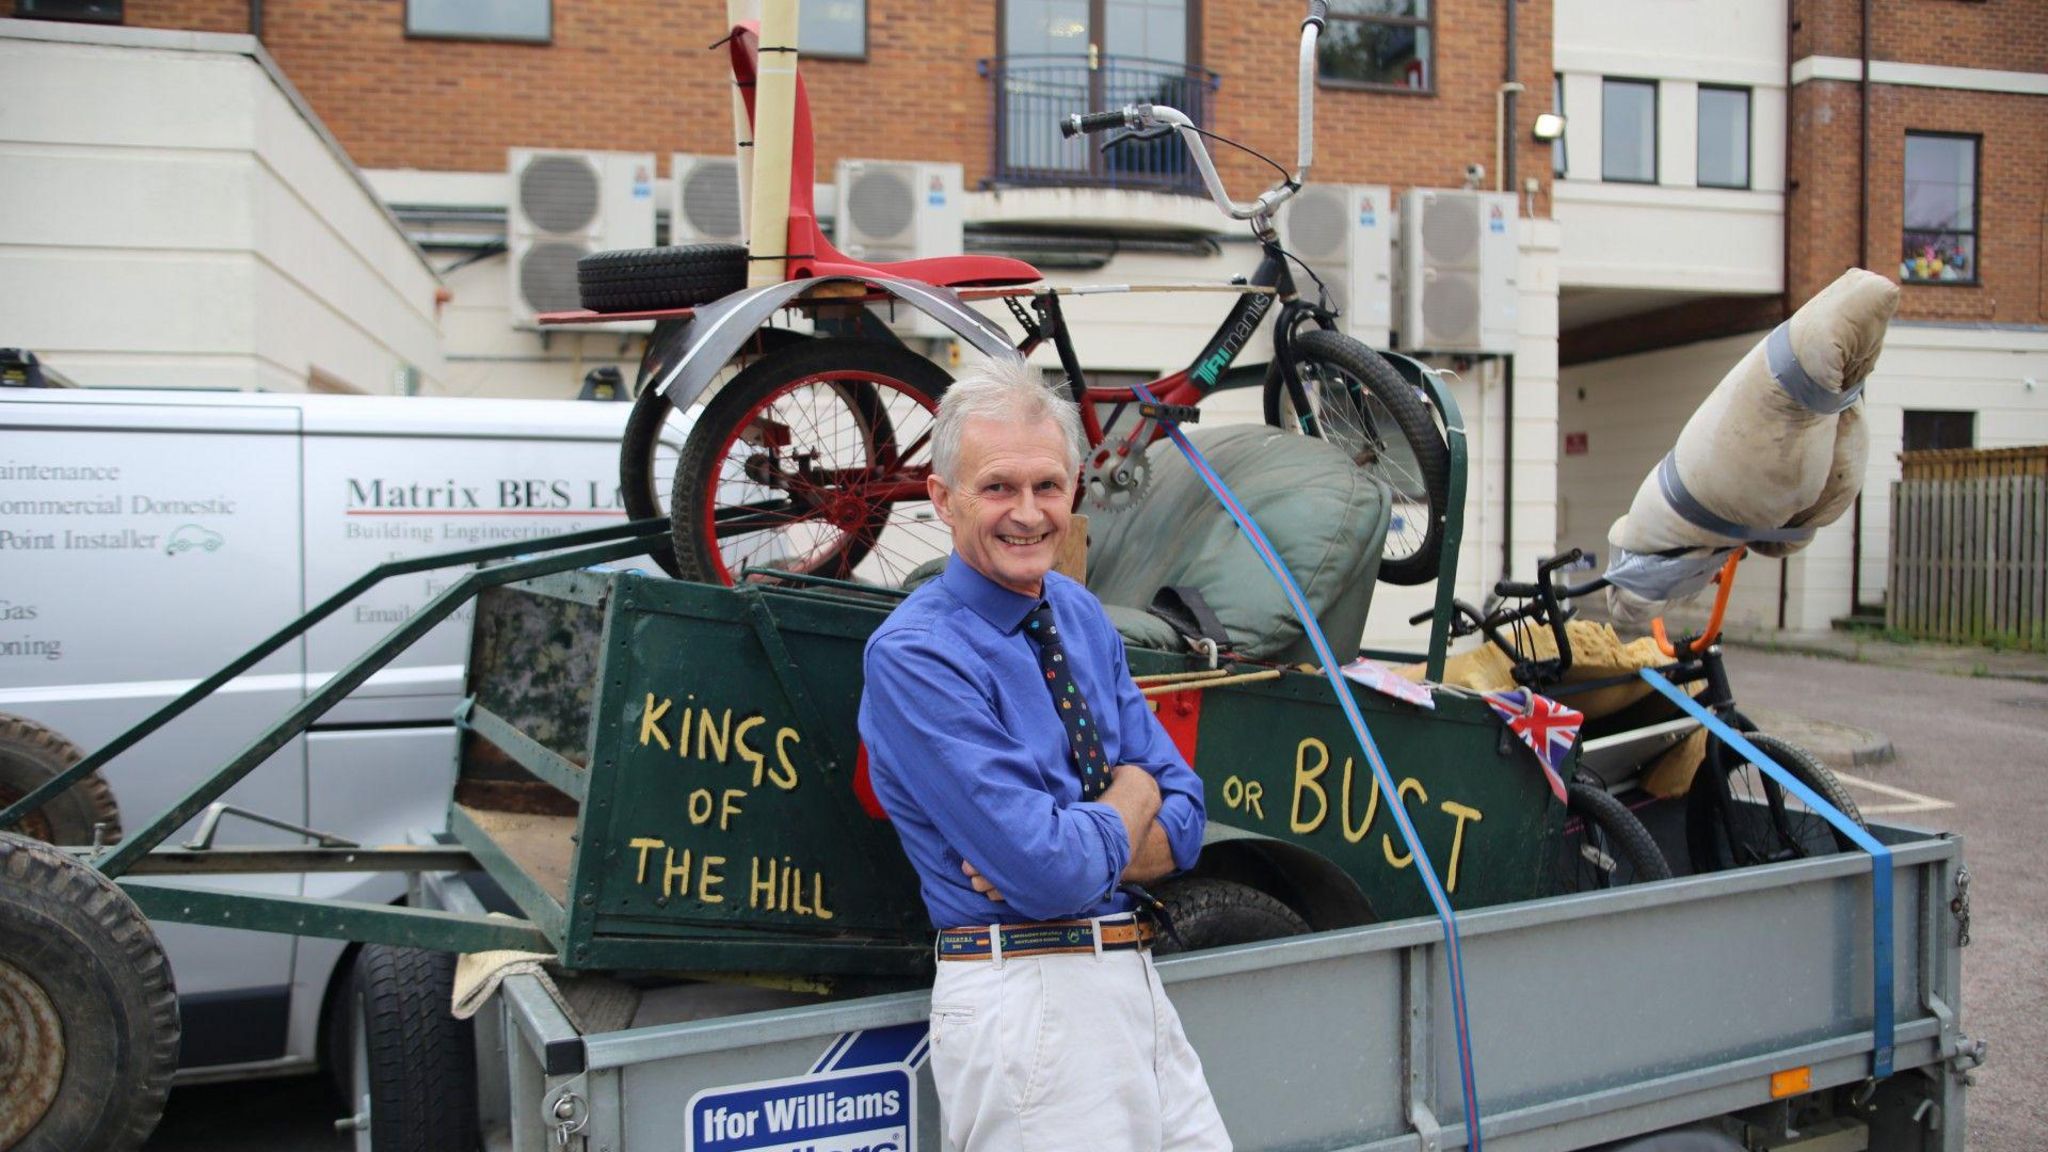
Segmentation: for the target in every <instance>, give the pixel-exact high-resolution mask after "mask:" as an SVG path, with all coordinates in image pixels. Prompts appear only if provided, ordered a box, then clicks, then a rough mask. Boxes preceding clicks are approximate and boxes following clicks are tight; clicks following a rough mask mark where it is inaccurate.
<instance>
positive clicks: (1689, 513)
mask: <svg viewBox="0 0 2048 1152" xmlns="http://www.w3.org/2000/svg"><path fill="white" fill-rule="evenodd" d="M1657 486H1658V487H1659V488H1662V489H1663V490H1664V499H1665V501H1666V502H1667V503H1669V504H1670V505H1671V510H1672V511H1673V512H1676V513H1678V514H1679V515H1680V516H1681V517H1683V518H1684V519H1685V522H1686V523H1688V524H1690V525H1692V526H1693V527H1695V528H1698V529H1700V530H1701V531H1704V532H1712V533H1713V534H1714V535H1716V536H1726V537H1728V538H1729V539H1731V540H1741V541H1744V542H1745V543H1750V544H1757V543H1771V544H1777V543H1784V544H1790V543H1795V542H1799V541H1805V540H1811V539H1813V532H1814V530H1813V529H1812V528H1758V527H1755V526H1753V525H1749V524H1737V523H1736V522H1735V521H1733V520H1724V519H1722V518H1721V517H1719V516H1716V515H1714V513H1713V512H1712V511H1711V510H1709V509H1708V508H1707V506H1706V505H1704V504H1702V503H1700V502H1699V501H1698V500H1696V499H1694V498H1693V494H1692V493H1691V492H1688V491H1686V488H1685V481H1684V480H1681V479H1679V476H1678V460H1677V458H1676V457H1674V456H1673V455H1672V454H1671V453H1669V452H1666V453H1665V454H1664V459H1663V460H1661V461H1659V462H1658V464H1657Z"/></svg>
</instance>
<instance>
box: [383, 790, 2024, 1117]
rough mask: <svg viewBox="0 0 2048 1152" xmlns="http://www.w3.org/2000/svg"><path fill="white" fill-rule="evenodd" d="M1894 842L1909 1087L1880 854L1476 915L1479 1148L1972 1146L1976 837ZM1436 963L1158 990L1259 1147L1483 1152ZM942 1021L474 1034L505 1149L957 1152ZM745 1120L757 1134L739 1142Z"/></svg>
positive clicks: (1402, 938) (453, 902)
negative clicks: (814, 1109)
mask: <svg viewBox="0 0 2048 1152" xmlns="http://www.w3.org/2000/svg"><path fill="white" fill-rule="evenodd" d="M1877 832H1878V834H1879V835H1880V836H1881V837H1882V838H1883V839H1884V840H1885V841H1886V842H1887V843H1888V844H1891V845H1892V846H1893V848H1894V853H1895V855H1894V863H1895V866H1896V868H1897V872H1896V877H1897V880H1898V884H1897V886H1896V888H1895V904H1894V909H1893V911H1894V915H1895V918H1896V921H1895V922H1896V923H1897V924H1898V925H1900V926H1901V936H1900V941H1899V942H1900V945H1901V946H1900V948H1899V949H1898V951H1897V956H1898V961H1899V963H1898V967H1897V972H1896V977H1897V979H1896V981H1895V983H1894V985H1893V988H1894V1001H1893V1008H1894V1012H1895V1014H1896V1032H1895V1040H1894V1044H1895V1047H1894V1053H1895V1054H1894V1065H1893V1068H1894V1070H1893V1072H1892V1074H1891V1075H1890V1076H1888V1077H1886V1078H1885V1079H1882V1080H1874V1079H1872V1077H1871V1067H1872V1056H1873V1038H1872V1012H1871V987H1872V981H1871V967H1870V964H1869V944H1870V913H1871V904H1870V896H1871V883H1870V870H1869V863H1868V861H1867V860H1865V859H1863V858H1861V857H1859V856H1837V857H1832V858H1823V859H1814V860H1807V861H1801V862H1797V863H1791V864H1780V865H1768V866H1765V867H1762V868H1755V869H1746V870H1743V871H1740V872H1730V873H1721V874H1716V875H1711V876H1701V877H1694V878H1688V879H1681V880H1675V881H1670V882H1666V883H1661V884H1649V885H1637V886H1631V887H1627V888H1620V889H1616V890H1613V891H1610V892H1605V893H1598V894H1583V895H1576V896H1568V897H1561V898H1556V899H1546V900H1539V901H1532V902H1526V903H1518V904H1512V905H1505V906H1498V907H1494V908H1489V909H1486V910H1483V911H1477V912H1470V913H1466V914H1465V915H1464V916H1462V917H1461V934H1462V936H1463V939H1464V942H1465V963H1466V968H1467V978H1468V980H1469V982H1470V989H1471V996H1472V1008H1471V1016H1472V1021H1473V1033H1474V1035H1473V1046H1474V1049H1475V1052H1474V1058H1475V1063H1476V1064H1477V1071H1478V1077H1479V1080H1478V1083H1479V1091H1480V1102H1481V1105H1482V1110H1483V1112H1482V1122H1483V1131H1484V1135H1485V1145H1486V1146H1487V1147H1489V1148H1494V1149H1497V1150H1507V1152H1549V1150H1562V1149H1582V1148H1593V1147H1603V1146H1609V1145H1610V1144H1615V1143H1616V1142H1620V1143H1619V1146H1622V1147H1627V1148H1631V1149H1640V1150H1642V1152H1651V1150H1656V1149H1664V1150H1670V1152H1679V1150H1682V1149H1686V1150H1720V1149H1730V1150H1732V1149H1736V1148H1742V1147H1750V1148H1772V1149H1807V1150H1810V1152H1819V1150H1822V1149H1864V1148H1868V1149H1887V1150H1903V1149H1913V1150H1925V1152H1935V1150H1937V1149H1938V1150H1942V1152H1962V1149H1963V1148H1964V1146H1965V1143H1964V1132H1965V1099H1966V1089H1967V1085H1968V1083H1969V1075H1968V1073H1969V1069H1970V1068H1972V1067H1974V1066H1975V1065H1976V1064H1977V1063H1978V1062H1979V1061H1980V1060H1981V1058H1982V1055H1983V1051H1982V1045H1981V1043H1980V1042H1976V1041H1972V1040H1970V1039H1968V1038H1967V1037H1966V1036H1965V1034H1964V1033H1963V1031H1962V1027H1961V1019H1960V1011H1961V1004H1960V1000H1959V995H1960V989H1961V952H1960V949H1961V944H1960V941H1961V938H1962V937H1961V933H1962V932H1963V931H1964V925H1963V924H1962V923H1961V922H1959V916H1961V915H1963V911H1962V910H1966V908H1967V902H1966V901H1964V902H1962V903H1960V904H1959V903H1957V901H1958V896H1959V894H1960V893H1962V892H1964V891H1965V889H1966V885H1967V871H1966V870H1965V869H1964V867H1963V864H1962V852H1961V848H1962V846H1961V844H1960V842H1959V841H1958V840H1957V839H1955V838H1953V837H1949V836H1927V835H1924V834H1921V833H1917V832H1913V831H1910V830H1906V829H1899V828H1880V829H1877ZM421 895H422V898H423V900H425V901H426V902H427V903H430V904H438V905H439V906H441V907H445V908H449V909H451V910H470V911H476V910H478V909H479V908H480V905H478V904H477V903H476V896H475V894H474V892H472V891H471V890H470V889H469V888H468V887H467V886H466V885H465V884H463V883H462V882H461V880H460V878H459V877H454V876H446V875H441V876H433V875H429V876H424V877H422V878H421ZM1441 951H1442V937H1441V933H1440V931H1439V930H1438V928H1437V925H1436V924H1435V923H1434V922H1433V921H1431V920H1427V919H1415V920H1406V921H1400V922H1395V923H1389V924H1380V925H1373V926H1368V927H1360V928H1352V929H1343V930H1338V931H1333V932H1328V933H1322V934H1318V935H1314V936H1306V937H1299V938H1292V939H1285V940H1275V941H1269V942H1265V943H1257V944H1249V945H1243V946H1238V947H1233V948H1226V949H1220V950H1215V951H1209V952H1204V953H1198V954H1193V955H1188V956H1184V957H1170V958H1166V959H1162V960H1161V961H1160V962H1159V971H1160V977H1161V979H1162V980H1163V981H1164V982H1165V983H1166V984H1167V985H1168V986H1169V987H1170V989H1171V994H1172V996H1173V1000H1174V1004H1175V1007H1176V1008H1177V1009H1178V1010H1179V1012H1180V1015H1181V1019H1182V1021H1183V1023H1184V1024H1185V1026H1186V1028H1187V1031H1188V1035H1189V1037H1190V1038H1191V1040H1192V1041H1193V1043H1194V1045H1195V1047H1196V1049H1197V1050H1198V1051H1199V1052H1200V1053H1201V1056H1202V1061H1203V1066H1204V1068H1205V1070H1206V1072H1207V1074H1208V1079H1209V1083H1210V1086H1211V1088H1212V1089H1213V1090H1214V1092H1215V1095H1216V1100H1217V1104H1218V1107H1219V1108H1220V1109H1221V1111H1222V1114H1223V1117H1224V1121H1225V1123H1226V1125H1227V1126H1228V1127H1229V1129H1230V1132H1231V1135H1232V1137H1233V1139H1234V1140H1235V1141H1236V1143H1237V1146H1238V1147H1239V1148H1244V1149H1330V1150H1335V1149H1347V1150H1351V1149H1358V1150H1371V1152H1394V1150H1397V1149H1398V1150H1402V1152H1407V1150H1410V1149H1421V1150H1425V1152H1430V1150H1436V1149H1453V1148H1463V1147H1469V1146H1471V1143H1472V1141H1471V1135H1470V1133H1469V1132H1468V1131H1467V1130H1466V1121H1465V1116H1466V1110H1465V1108H1464V1105H1463V1102H1462V1100H1461V1097H1460V1093H1459V1091H1458V1088H1457V1083H1458V1068H1457V1056H1456V1051H1455V1041H1454V1039H1453V1037H1452V1034H1451V1027H1450V1018H1451V1012H1450V1008H1449V1004H1448V1001H1447V990H1446V987H1445V981H1444V975H1443V964H1442V956H1441ZM682 1003H683V1004H685V1005H687V1004H688V1000H687V999H685V1000H684V1001H682ZM928 1011H929V999H928V997H927V996H926V995H925V994H924V993H922V992H915V991H910V992H901V993H896V994H891V995H876V996H862V997H854V998H849V999H842V1000H835V1001H831V1002H826V1003H818V1004H813V1005H808V1006H786V1007H780V1008H774V1009H770V1010H766V1011H755V1012H745V1013H740V1014H734V1015H723V1016H715V1017H711V1018H706V1019H691V1020H680V1021H677V1022H670V1023H659V1022H654V1020H655V1018H656V1017H657V1016H658V1012H650V1013H649V1014H648V1017H647V1020H648V1022H645V1023H641V1024H640V1025H639V1026H635V1027H630V1028H626V1029H621V1030H615V1031H609V1032H603V1033H594V1034H585V1033H582V1032H580V1031H579V1030H578V1029H577V1027H576V1025H575V1024H574V1023H572V1021H571V1020H570V1018H569V1017H568V1016H567V1015H566V1014H565V1012H564V1010H563V1008H562V1006H561V1004H560V1003H559V1002H558V1001H557V999H556V998H555V996H553V995H551V994H550V992H549V990H548V989H547V988H546V987H544V986H543V984H542V982H541V981H540V979H539V978H538V977H536V976H533V975H530V974H528V975H515V976H511V977H508V978H507V979H506V981H505V983H504V985H503V987H502V989H501V992H500V994H499V996H498V997H497V998H496V999H495V1000H494V1002H493V1003H492V1005H491V1007H489V1008H488V1009H487V1010H486V1012H485V1013H484V1014H483V1015H482V1016H480V1017H479V1018H478V1027H477V1031H476V1044H477V1050H478V1053H479V1055H480V1056H481V1057H482V1060H483V1063H484V1066H485V1067H487V1068H489V1069H491V1073H490V1075H489V1076H488V1077H487V1078H486V1080H485V1083H484V1088H483V1098H482V1117H483V1130H484V1135H485V1146H486V1147H488V1148H491V1149H505V1148H510V1149H516V1150H521V1152H523V1150H525V1149H535V1150H539V1149H547V1148H562V1147H567V1148H572V1149H579V1150H590V1152H598V1150H609V1152H638V1150H642V1149H654V1148H662V1149H672V1148H676V1147H686V1148H696V1149H706V1150H709V1149H741V1148H748V1149H752V1148H800V1147H809V1146H816V1147H817V1148H820V1149H825V1148H839V1149H852V1148H862V1147H865V1148H870V1149H877V1150H879V1149H885V1148H888V1149H899V1150H908V1149H926V1150H936V1149H938V1148H940V1147H942V1144H941V1140H940V1137H939V1134H938V1127H937V1118H938V1110H937V1106H936V1101H935V1099H934V1098H933V1096H932V1089H931V1077H930V1074H929V1072H928V1071H927V1070H926V1069H925V1067H924V1059H923V1038H924V1035H925V1028H926V1021H927V1013H928ZM681 1014H683V1015H689V1014H690V1013H689V1011H688V1010H687V1008H686V1009H685V1011H683V1012H682V1013H681ZM877 1084H888V1085H891V1086H895V1087H900V1088H903V1089H905V1091H906V1094H905V1096H904V1097H903V1100H904V1106H903V1108H902V1110H901V1111H900V1112H889V1113H886V1114H882V1115H876V1116H872V1117H868V1118H867V1119H866V1120H860V1121H855V1122H854V1123H853V1124H852V1125H851V1126H843V1125H840V1124H837V1123H808V1124H797V1123H793V1122H790V1121H788V1119H787V1116H788V1112H789V1111H790V1104H791V1102H793V1101H802V1100H807V1099H813V1100H814V1099H817V1098H819V1097H820V1096H822V1095H823V1094H826V1093H831V1094H833V1096H832V1098H833V1099H835V1100H836V1099H841V1098H845V1099H853V1098H857V1097H858V1096H859V1095H860V1094H861V1092H862V1091H864V1090H865V1091H873V1090H874V1087H873V1086H874V1085H877ZM885 1091H886V1089H885ZM771 1102H772V1103H773V1104H775V1105H779V1106H780V1110H781V1112H782V1115H783V1120H784V1123H783V1125H782V1126H781V1127H779V1128H778V1129H777V1130H774V1131H770V1130H769V1123H770V1120H769V1109H770V1106H771ZM749 1111H751V1112H752V1113H754V1114H757V1115H758V1116H759V1117H760V1119H759V1120H758V1121H757V1124H758V1138H755V1139H749V1138H748V1137H747V1136H745V1135H738V1136H731V1137H728V1136H727V1135H726V1133H728V1132H729V1131H731V1130H732V1129H733V1126H734V1124H736V1123H741V1122H739V1121H730V1120H728V1119H726V1118H729V1117H733V1116H740V1115H745V1114H747V1113H748V1112H749Z"/></svg>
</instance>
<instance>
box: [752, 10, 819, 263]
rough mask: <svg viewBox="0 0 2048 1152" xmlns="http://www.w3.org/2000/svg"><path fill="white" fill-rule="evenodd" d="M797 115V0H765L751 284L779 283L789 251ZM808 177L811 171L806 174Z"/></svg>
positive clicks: (757, 107) (757, 86)
mask: <svg viewBox="0 0 2048 1152" xmlns="http://www.w3.org/2000/svg"><path fill="white" fill-rule="evenodd" d="M795 118H796V0H761V57H760V65H759V67H757V68H756V69H755V72H754V147H753V153H754V187H753V194H752V203H753V212H752V213H751V214H750V215H749V217H748V230H747V249H748V261H747V286H748V287H750V288H753V287H759V286H761V285H765V284H779V283H781V282H782V278H783V274H784V264H785V258H786V257H787V256H788V255H789V251H788V249H789V178H790V171H789V163H790V158H789V153H790V129H791V124H792V122H793V121H794V120H795ZM803 177H804V179H806V180H808V179H810V178H811V173H809V172H806V173H804V174H803Z"/></svg>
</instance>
